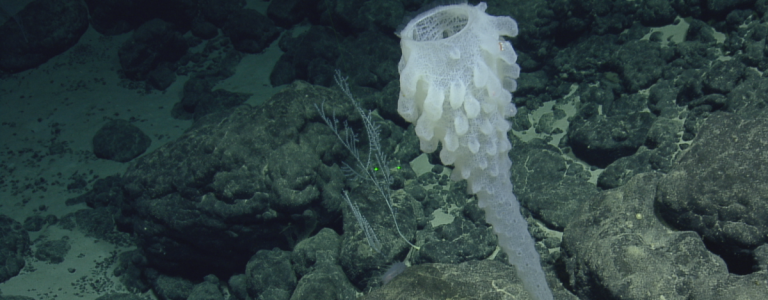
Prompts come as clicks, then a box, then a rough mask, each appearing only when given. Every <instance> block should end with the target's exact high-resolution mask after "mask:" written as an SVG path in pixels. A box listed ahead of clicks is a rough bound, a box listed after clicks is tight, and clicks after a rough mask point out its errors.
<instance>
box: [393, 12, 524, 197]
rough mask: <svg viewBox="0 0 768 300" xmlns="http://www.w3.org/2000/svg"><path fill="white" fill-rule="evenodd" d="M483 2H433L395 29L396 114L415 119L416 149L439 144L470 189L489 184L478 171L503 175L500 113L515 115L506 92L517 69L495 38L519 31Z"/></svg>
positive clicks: (508, 48)
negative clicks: (489, 11)
mask: <svg viewBox="0 0 768 300" xmlns="http://www.w3.org/2000/svg"><path fill="white" fill-rule="evenodd" d="M486 7H487V5H486V4H485V3H480V4H478V5H477V6H471V5H468V4H457V5H449V6H438V7H435V8H433V9H431V10H428V11H425V12H423V13H422V14H419V15H418V16H416V18H414V19H413V20H411V21H410V22H409V23H408V25H406V26H405V27H404V28H403V30H402V31H401V32H399V35H400V37H401V42H400V46H401V48H402V51H403V56H402V58H401V59H400V63H399V65H398V69H399V71H400V99H399V101H398V112H399V113H400V115H402V116H403V118H404V119H405V120H407V121H409V122H412V123H415V124H416V135H417V136H418V137H419V140H420V146H421V150H422V151H424V152H433V151H435V149H437V145H438V142H441V143H442V145H443V148H442V150H441V152H440V159H441V160H442V162H443V163H444V164H447V165H454V166H455V169H454V171H453V175H452V177H453V179H454V180H460V179H467V180H468V182H469V188H470V192H472V193H473V194H474V193H477V192H478V191H480V190H482V189H489V188H492V187H490V186H488V184H487V182H488V180H489V178H486V177H487V176H483V174H486V175H490V176H499V175H506V178H509V177H508V172H509V167H510V166H511V162H510V161H509V158H508V156H507V152H508V151H509V150H510V149H511V145H510V143H509V140H508V139H507V131H509V128H510V126H509V123H508V122H507V121H506V118H508V117H512V116H514V115H515V113H516V109H515V106H514V104H512V102H511V101H512V94H511V92H512V91H514V90H515V88H516V86H517V83H516V81H515V79H517V78H518V76H519V74H520V67H519V66H518V65H517V64H516V60H517V55H516V54H515V51H514V49H513V48H512V45H511V44H510V43H509V42H508V41H505V40H504V39H502V38H501V36H515V35H517V23H516V22H515V20H513V19H512V18H510V17H496V16H491V15H488V14H486V13H485V9H486Z"/></svg>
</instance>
